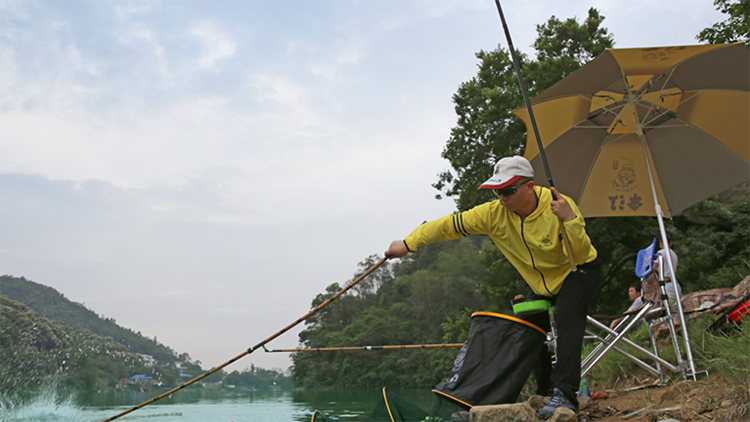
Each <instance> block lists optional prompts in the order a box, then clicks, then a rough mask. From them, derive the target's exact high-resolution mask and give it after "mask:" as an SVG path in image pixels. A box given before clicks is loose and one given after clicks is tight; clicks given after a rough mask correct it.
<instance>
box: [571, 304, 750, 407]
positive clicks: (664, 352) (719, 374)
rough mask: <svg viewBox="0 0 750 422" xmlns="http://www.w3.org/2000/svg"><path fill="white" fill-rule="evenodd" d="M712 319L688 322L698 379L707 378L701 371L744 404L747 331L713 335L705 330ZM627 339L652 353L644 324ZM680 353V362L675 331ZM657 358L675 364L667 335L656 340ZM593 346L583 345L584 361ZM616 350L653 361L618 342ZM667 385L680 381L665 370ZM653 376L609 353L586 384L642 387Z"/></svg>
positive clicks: (749, 360) (748, 378) (749, 355)
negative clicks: (659, 357)
mask: <svg viewBox="0 0 750 422" xmlns="http://www.w3.org/2000/svg"><path fill="white" fill-rule="evenodd" d="M715 319H716V315H714V314H707V315H700V316H698V317H696V318H694V319H692V320H690V321H688V329H689V335H690V344H691V350H692V352H693V360H694V363H695V366H696V372H697V373H698V377H699V378H707V377H706V376H705V373H704V372H703V371H706V372H707V373H708V375H709V377H708V379H709V380H713V381H715V382H717V383H722V384H725V386H724V387H723V389H726V388H728V389H729V390H732V391H733V393H734V394H741V395H742V396H743V399H745V400H746V401H747V399H748V396H749V395H750V393H748V387H750V329H748V327H745V329H742V328H743V327H741V326H740V327H738V328H736V329H734V330H732V331H731V332H728V333H713V332H709V331H708V330H707V328H708V327H709V326H710V325H711V323H713V321H714V320H715ZM627 338H629V339H630V340H631V341H633V342H634V343H636V344H638V345H640V346H642V347H644V348H646V349H647V350H652V346H651V342H650V340H649V337H648V329H647V327H646V326H645V325H642V326H641V327H639V329H638V330H636V331H633V332H632V333H630V334H629V335H628V336H627ZM678 340H679V342H680V346H681V347H680V350H681V353H682V357H683V360H686V356H685V348H684V345H683V338H682V335H681V333H679V332H678ZM657 342H658V349H659V355H660V356H661V357H662V358H664V359H665V360H667V361H668V362H670V363H673V364H674V363H675V362H676V359H675V352H674V347H672V340H671V338H670V336H669V335H668V334H667V335H665V336H660V337H659V338H658V339H657ZM595 346H596V343H593V342H587V343H586V344H585V345H584V352H583V357H584V358H585V357H586V356H588V354H589V353H590V352H591V351H592V350H593V349H594V347H595ZM618 347H620V348H621V349H623V350H625V351H627V352H628V353H631V354H633V355H634V356H636V357H638V358H640V359H641V360H643V361H645V362H646V363H648V364H650V365H653V360H651V359H650V358H647V357H645V356H643V354H641V353H639V352H637V351H635V350H634V349H633V348H631V347H629V346H627V345H625V344H624V343H622V342H620V343H619V344H618ZM667 376H668V379H667V382H670V381H674V380H678V381H679V380H681V376H680V374H679V373H673V372H671V371H667ZM657 379H658V377H657V376H655V375H653V374H652V373H650V372H648V371H646V370H644V369H643V368H641V367H640V366H638V365H636V364H635V363H634V362H632V361H631V360H629V359H627V358H626V357H624V356H622V355H621V354H620V353H617V352H616V351H614V350H612V351H610V352H609V353H608V354H607V355H606V356H605V357H604V358H603V359H602V360H601V361H599V363H597V365H596V366H594V368H592V370H591V371H590V372H589V374H588V383H589V385H590V386H592V388H593V389H595V390H598V391H603V390H605V389H616V388H622V387H626V386H632V385H642V384H645V383H648V382H654V381H656V380H657Z"/></svg>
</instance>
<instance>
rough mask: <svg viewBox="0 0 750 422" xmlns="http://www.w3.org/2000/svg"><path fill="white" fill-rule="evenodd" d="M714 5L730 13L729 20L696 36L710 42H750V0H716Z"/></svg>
mask: <svg viewBox="0 0 750 422" xmlns="http://www.w3.org/2000/svg"><path fill="white" fill-rule="evenodd" d="M714 6H716V10H718V11H720V12H721V13H724V14H727V15H728V17H727V20H725V21H723V22H718V23H715V24H714V25H713V26H711V27H710V28H706V29H704V30H703V31H701V32H700V34H698V36H697V37H695V38H696V39H697V40H698V41H705V42H707V43H709V44H721V43H732V42H743V43H745V45H748V44H750V0H714Z"/></svg>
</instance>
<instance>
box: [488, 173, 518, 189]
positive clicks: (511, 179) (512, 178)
mask: <svg viewBox="0 0 750 422" xmlns="http://www.w3.org/2000/svg"><path fill="white" fill-rule="evenodd" d="M521 179H523V176H515V177H511V178H510V179H509V180H508V181H507V182H505V183H503V184H500V185H493V184H491V183H488V182H489V180H488V181H487V182H484V184H482V185H480V186H479V187H478V188H477V189H502V188H505V187H508V186H510V185H512V184H514V183H516V182H517V181H519V180H521ZM490 180H492V179H490Z"/></svg>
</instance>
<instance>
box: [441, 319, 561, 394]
mask: <svg viewBox="0 0 750 422" xmlns="http://www.w3.org/2000/svg"><path fill="white" fill-rule="evenodd" d="M546 338H547V334H546V333H545V331H544V330H542V329H541V328H539V327H537V326H536V325H534V324H531V323H529V322H526V321H523V320H520V319H518V318H514V317H512V316H508V315H503V314H496V313H492V312H475V313H474V314H472V315H471V328H470V330H469V337H468V338H467V339H466V342H465V343H464V345H463V347H462V348H461V351H459V352H458V356H456V360H455V361H454V362H453V369H451V371H450V373H449V374H448V378H447V380H446V381H445V382H442V383H440V384H438V385H436V386H435V388H434V389H433V390H432V392H433V393H435V394H437V395H438V396H439V397H441V398H443V399H447V400H450V401H452V402H454V403H456V404H459V405H461V406H462V407H465V408H471V407H473V406H480V405H490V404H504V403H515V401H516V399H517V398H518V394H519V393H520V392H521V389H522V388H523V386H524V384H525V383H526V380H527V379H528V378H529V375H530V374H531V371H532V370H533V369H534V365H535V364H536V360H537V358H538V356H539V352H540V350H541V348H542V345H543V343H544V341H545V339H546Z"/></svg>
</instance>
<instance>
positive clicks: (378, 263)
mask: <svg viewBox="0 0 750 422" xmlns="http://www.w3.org/2000/svg"><path fill="white" fill-rule="evenodd" d="M388 258H389V257H387V256H386V257H385V258H383V259H381V260H380V261H378V262H377V263H376V264H375V265H373V266H372V267H370V269H369V270H367V271H365V272H364V274H362V275H361V276H359V277H358V278H357V279H356V280H354V281H352V282H351V283H349V284H347V285H346V287H344V288H343V289H341V290H339V292H338V293H336V294H335V295H333V296H331V297H330V298H329V299H328V300H326V301H325V302H323V303H321V304H320V305H318V306H317V307H315V308H313V309H311V310H310V312H308V313H306V314H305V315H303V316H302V317H300V318H298V319H297V320H296V321H294V322H292V323H291V324H289V325H287V326H286V327H284V328H282V329H281V330H279V331H278V332H276V334H274V335H272V336H270V337H268V338H267V339H265V340H263V341H262V342H260V343H258V344H256V345H255V346H253V347H251V348H249V349H247V350H245V351H244V352H242V353H241V354H239V355H237V356H236V357H234V358H232V359H230V360H228V361H226V362H224V363H222V364H221V365H219V366H217V367H215V368H212V369H211V370H209V371H207V372H205V373H203V374H202V375H199V376H197V377H195V378H193V379H191V380H190V381H188V382H186V383H184V384H182V385H180V386H179V387H175V388H173V389H171V390H169V391H167V392H166V393H164V394H160V395H158V396H156V397H154V398H152V399H150V400H147V401H145V402H143V403H141V404H139V405H138V406H135V407H132V408H130V409H128V410H126V411H124V412H122V413H118V414H117V415H115V416H112V417H111V418H109V419H105V420H103V421H102V422H109V421H112V420H115V419H117V418H119V417H120V416H124V415H127V414H128V413H130V412H133V411H135V410H138V409H140V408H142V407H144V406H147V405H149V404H151V403H153V402H155V401H157V400H160V399H162V398H164V397H166V396H168V395H170V394H172V393H174V392H175V391H179V390H182V389H183V388H185V387H187V386H189V385H191V384H193V383H195V382H196V381H200V380H202V379H203V378H206V377H207V376H209V375H211V374H213V373H214V372H216V371H218V370H220V369H222V368H224V367H226V366H227V365H229V364H231V363H234V362H236V361H238V360H240V359H242V358H243V357H245V356H247V355H249V354H250V353H253V352H254V351H256V350H258V349H260V348H261V347H263V346H265V345H266V344H267V343H268V342H270V341H271V340H273V339H275V338H276V337H278V336H280V335H282V334H284V333H285V332H287V331H289V330H290V329H292V328H293V327H294V326H295V325H297V324H299V323H300V322H302V321H304V320H306V319H307V318H309V317H310V316H311V315H312V314H314V313H316V312H318V311H319V310H321V309H323V308H325V307H326V306H328V304H330V303H331V302H333V301H334V300H336V299H338V298H339V296H341V295H343V294H344V293H346V292H347V291H348V290H349V289H351V288H352V287H354V286H355V285H356V284H357V283H359V282H360V281H362V280H364V278H365V277H367V276H368V275H370V274H371V273H372V272H373V271H375V270H376V269H377V268H378V267H379V266H381V265H383V263H384V262H385V261H387V260H388ZM264 349H265V347H264Z"/></svg>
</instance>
